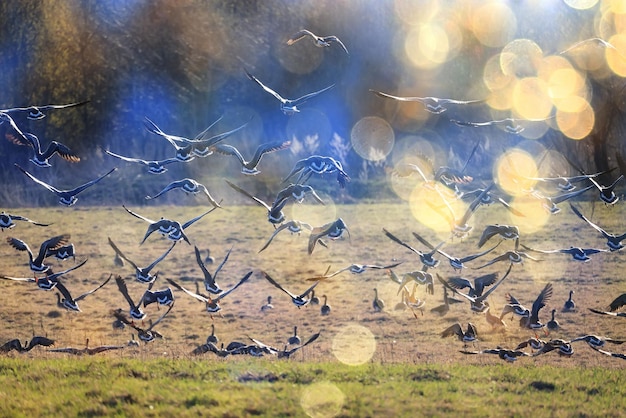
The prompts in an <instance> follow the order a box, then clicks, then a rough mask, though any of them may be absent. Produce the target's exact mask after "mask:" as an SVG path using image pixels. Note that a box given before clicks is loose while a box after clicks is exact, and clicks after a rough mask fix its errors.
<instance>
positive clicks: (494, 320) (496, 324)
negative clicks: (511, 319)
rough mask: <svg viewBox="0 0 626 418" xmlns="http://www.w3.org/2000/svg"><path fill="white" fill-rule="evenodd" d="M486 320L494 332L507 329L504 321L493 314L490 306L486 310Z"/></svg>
mask: <svg viewBox="0 0 626 418" xmlns="http://www.w3.org/2000/svg"><path fill="white" fill-rule="evenodd" d="M485 319H486V320H487V323H488V324H489V325H491V329H492V330H494V329H498V328H499V329H501V330H504V328H506V324H505V323H504V321H503V320H502V319H500V317H499V316H497V315H494V314H492V313H491V307H490V306H489V305H487V309H485Z"/></svg>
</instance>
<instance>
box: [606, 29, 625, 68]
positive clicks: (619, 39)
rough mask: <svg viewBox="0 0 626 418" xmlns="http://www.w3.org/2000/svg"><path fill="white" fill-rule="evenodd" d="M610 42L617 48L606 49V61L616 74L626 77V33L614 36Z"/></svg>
mask: <svg viewBox="0 0 626 418" xmlns="http://www.w3.org/2000/svg"><path fill="white" fill-rule="evenodd" d="M609 43H610V44H611V45H613V46H614V47H615V48H616V49H613V48H607V49H606V61H607V63H608V65H609V67H610V68H611V70H612V71H613V72H614V73H615V74H617V75H618V76H620V77H626V34H618V35H614V36H612V37H611V38H610V39H609Z"/></svg>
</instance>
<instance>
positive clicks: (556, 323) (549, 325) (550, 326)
mask: <svg viewBox="0 0 626 418" xmlns="http://www.w3.org/2000/svg"><path fill="white" fill-rule="evenodd" d="M551 313H552V319H550V320H549V321H548V322H547V323H546V328H548V329H549V330H550V331H556V330H558V329H559V328H561V325H560V324H559V321H557V320H556V319H555V318H554V316H555V315H556V309H552V311H551Z"/></svg>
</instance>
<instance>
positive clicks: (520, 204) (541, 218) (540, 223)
mask: <svg viewBox="0 0 626 418" xmlns="http://www.w3.org/2000/svg"><path fill="white" fill-rule="evenodd" d="M509 204H510V205H511V206H513V207H514V208H515V209H516V210H518V211H520V212H521V213H523V214H524V216H523V217H522V216H515V215H514V214H513V213H511V212H509V217H510V220H511V224H513V225H517V227H518V228H519V230H520V234H524V235H526V234H532V233H534V232H538V231H541V229H542V228H544V227H545V226H546V224H547V222H548V221H549V220H550V217H551V216H553V215H551V214H550V212H548V210H547V209H546V208H544V207H543V205H542V202H541V200H539V199H536V198H534V197H532V196H528V195H526V196H518V197H516V198H514V199H512V200H511V201H510V202H509Z"/></svg>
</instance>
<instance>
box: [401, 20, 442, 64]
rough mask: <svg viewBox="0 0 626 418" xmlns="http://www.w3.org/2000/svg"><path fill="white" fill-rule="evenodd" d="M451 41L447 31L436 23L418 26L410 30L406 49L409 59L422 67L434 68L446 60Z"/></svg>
mask: <svg viewBox="0 0 626 418" xmlns="http://www.w3.org/2000/svg"><path fill="white" fill-rule="evenodd" d="M449 50H450V43H449V40H448V35H447V33H446V32H445V31H444V30H443V29H441V27H439V26H437V25H435V24H425V25H420V26H417V27H415V28H413V29H411V30H410V31H409V33H408V34H407V36H406V39H405V42H404V51H405V53H406V56H407V57H408V59H409V61H410V62H411V63H412V64H413V65H414V66H416V67H418V68H422V69H433V68H436V67H438V66H439V65H441V64H442V63H443V62H445V61H446V59H447V56H448V52H449Z"/></svg>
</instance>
